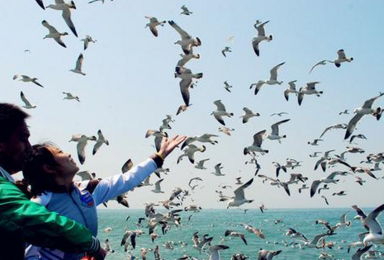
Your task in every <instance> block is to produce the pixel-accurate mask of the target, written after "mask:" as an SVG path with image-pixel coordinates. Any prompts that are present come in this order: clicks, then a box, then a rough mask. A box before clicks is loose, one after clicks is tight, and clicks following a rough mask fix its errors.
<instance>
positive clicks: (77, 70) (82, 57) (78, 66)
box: [69, 53, 86, 76]
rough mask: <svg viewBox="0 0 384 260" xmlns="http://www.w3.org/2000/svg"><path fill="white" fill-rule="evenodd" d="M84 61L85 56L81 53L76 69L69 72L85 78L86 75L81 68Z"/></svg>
mask: <svg viewBox="0 0 384 260" xmlns="http://www.w3.org/2000/svg"><path fill="white" fill-rule="evenodd" d="M83 60H84V56H83V54H82V53H80V55H79V57H78V58H77V61H76V67H75V68H74V69H71V70H69V71H72V72H74V73H77V74H81V75H83V76H85V75H86V74H85V73H84V72H82V71H81V67H82V66H83Z"/></svg>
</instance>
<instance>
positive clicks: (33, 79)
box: [13, 74, 44, 88]
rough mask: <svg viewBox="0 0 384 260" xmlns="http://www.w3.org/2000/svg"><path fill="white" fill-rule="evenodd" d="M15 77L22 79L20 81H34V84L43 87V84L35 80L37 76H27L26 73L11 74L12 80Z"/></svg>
mask: <svg viewBox="0 0 384 260" xmlns="http://www.w3.org/2000/svg"><path fill="white" fill-rule="evenodd" d="M16 79H19V81H22V82H32V83H35V84H36V85H38V86H39V87H41V88H44V87H43V85H41V84H40V83H39V82H37V78H31V77H28V76H26V75H19V74H15V75H14V76H13V80H16Z"/></svg>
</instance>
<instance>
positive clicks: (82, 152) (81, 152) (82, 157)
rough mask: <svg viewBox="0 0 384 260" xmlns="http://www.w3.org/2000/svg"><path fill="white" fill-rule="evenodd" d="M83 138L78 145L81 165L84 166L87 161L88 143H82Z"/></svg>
mask: <svg viewBox="0 0 384 260" xmlns="http://www.w3.org/2000/svg"><path fill="white" fill-rule="evenodd" d="M81 139H82V137H81V138H80V140H79V142H78V143H77V156H78V158H79V161H80V163H81V164H84V161H85V146H86V145H87V141H82V140H81Z"/></svg>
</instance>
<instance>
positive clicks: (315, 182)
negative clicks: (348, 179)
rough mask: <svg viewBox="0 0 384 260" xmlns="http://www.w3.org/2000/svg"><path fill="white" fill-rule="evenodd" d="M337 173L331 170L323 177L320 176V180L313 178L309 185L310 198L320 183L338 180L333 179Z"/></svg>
mask: <svg viewBox="0 0 384 260" xmlns="http://www.w3.org/2000/svg"><path fill="white" fill-rule="evenodd" d="M338 174H339V172H332V173H331V174H330V175H328V176H327V177H325V178H321V179H320V180H315V181H313V182H312V185H311V198H312V197H313V195H315V194H316V190H317V188H318V187H319V185H320V183H327V184H328V183H335V184H336V183H337V182H338V181H339V180H335V179H334V178H335V177H336V176H337V175H338Z"/></svg>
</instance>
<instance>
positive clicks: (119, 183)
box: [92, 158, 158, 206]
mask: <svg viewBox="0 0 384 260" xmlns="http://www.w3.org/2000/svg"><path fill="white" fill-rule="evenodd" d="M157 168H158V164H156V162H155V161H154V160H153V159H151V158H148V159H147V160H145V161H144V162H142V163H140V164H138V165H137V166H135V167H133V168H132V169H131V170H130V171H128V172H126V173H124V174H118V175H115V176H112V177H108V178H105V179H102V180H101V181H100V182H99V183H98V184H97V186H96V188H95V189H94V191H93V193H92V196H93V199H94V200H95V204H96V206H97V205H100V204H101V203H103V202H106V201H108V200H110V199H112V198H114V197H116V196H118V195H120V194H123V193H125V192H128V191H130V190H131V189H133V188H135V187H136V186H137V185H139V184H140V183H142V182H143V181H144V180H145V178H147V177H148V176H149V175H150V174H151V173H153V172H154V171H155V170H156V169H157Z"/></svg>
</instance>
